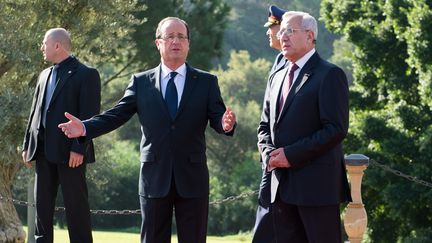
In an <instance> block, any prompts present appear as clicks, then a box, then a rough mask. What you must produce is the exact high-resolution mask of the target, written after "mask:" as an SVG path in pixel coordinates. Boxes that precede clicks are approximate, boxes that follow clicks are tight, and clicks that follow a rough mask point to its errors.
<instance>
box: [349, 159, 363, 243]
mask: <svg viewBox="0 0 432 243" xmlns="http://www.w3.org/2000/svg"><path fill="white" fill-rule="evenodd" d="M345 165H346V168H347V171H348V175H349V179H350V182H351V197H352V202H350V203H349V204H348V207H347V210H346V214H345V220H344V226H345V232H346V233H347V235H348V239H349V241H350V243H361V242H362V240H363V235H364V233H365V231H366V227H367V214H366V210H365V208H364V204H363V202H362V198H361V184H362V177H363V171H364V170H365V169H366V168H367V166H368V165H369V158H368V157H366V156H365V155H363V154H350V155H348V156H346V157H345Z"/></svg>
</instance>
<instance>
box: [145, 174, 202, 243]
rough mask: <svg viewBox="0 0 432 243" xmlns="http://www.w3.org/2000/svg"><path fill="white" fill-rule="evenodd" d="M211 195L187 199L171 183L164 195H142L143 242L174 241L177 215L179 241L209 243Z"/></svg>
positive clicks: (181, 242)
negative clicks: (152, 196) (151, 196)
mask: <svg viewBox="0 0 432 243" xmlns="http://www.w3.org/2000/svg"><path fill="white" fill-rule="evenodd" d="M208 203H209V199H208V196H206V197H200V198H183V197H181V196H180V195H179V194H178V193H177V190H176V188H175V183H174V179H173V183H172V184H171V189H170V192H169V193H168V195H167V196H166V197H163V198H146V197H143V196H140V204H141V216H142V224H141V243H170V242H171V227H172V224H171V222H172V216H173V212H174V214H175V220H176V225H177V237H178V243H205V242H206V236H207V220H208Z"/></svg>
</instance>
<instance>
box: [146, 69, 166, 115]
mask: <svg viewBox="0 0 432 243" xmlns="http://www.w3.org/2000/svg"><path fill="white" fill-rule="evenodd" d="M161 74H162V68H161V64H159V66H157V67H156V68H155V69H154V73H153V75H150V82H151V83H153V84H154V86H155V88H156V90H157V91H158V92H157V93H158V94H157V97H158V99H157V103H158V105H159V106H160V108H161V110H162V111H164V113H165V115H166V116H167V118H168V119H171V116H170V114H169V111H168V107H167V104H166V102H165V99H164V98H163V95H162V89H161V81H162V79H161Z"/></svg>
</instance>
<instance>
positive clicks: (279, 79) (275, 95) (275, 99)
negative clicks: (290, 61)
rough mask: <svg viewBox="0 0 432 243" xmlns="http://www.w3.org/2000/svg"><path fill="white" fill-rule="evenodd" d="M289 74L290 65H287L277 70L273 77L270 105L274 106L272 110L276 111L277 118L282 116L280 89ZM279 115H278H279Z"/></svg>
mask: <svg viewBox="0 0 432 243" xmlns="http://www.w3.org/2000/svg"><path fill="white" fill-rule="evenodd" d="M287 75H288V67H285V68H284V69H282V70H281V71H280V72H277V73H276V74H275V76H274V77H273V83H272V89H271V91H270V92H271V93H270V107H273V108H272V110H271V111H270V112H274V114H275V115H274V117H276V120H277V119H278V117H280V114H278V111H277V110H278V106H279V97H280V91H281V89H282V86H283V82H284V80H285V78H286V76H287ZM277 116H278V117H277Z"/></svg>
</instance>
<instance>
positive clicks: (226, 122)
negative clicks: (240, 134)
mask: <svg viewBox="0 0 432 243" xmlns="http://www.w3.org/2000/svg"><path fill="white" fill-rule="evenodd" d="M235 123H236V117H235V114H234V111H232V110H231V108H229V107H227V109H226V111H225V113H224V114H223V117H222V127H223V130H224V131H225V132H231V130H232V129H233V128H234V124H235Z"/></svg>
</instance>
